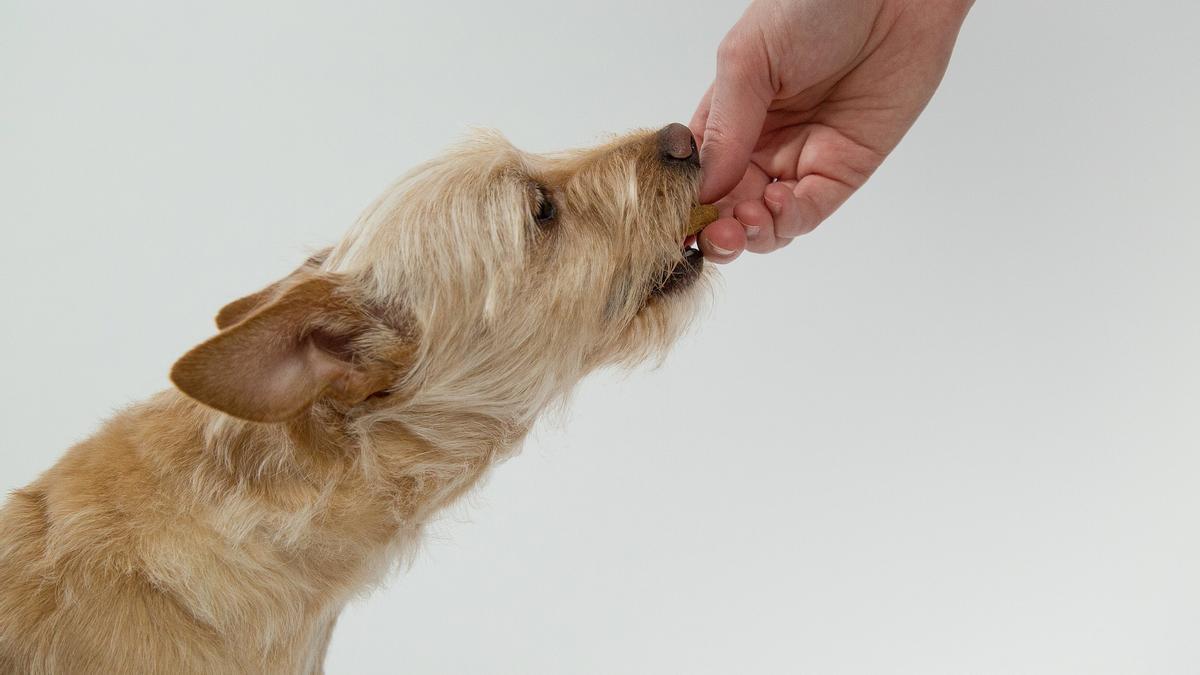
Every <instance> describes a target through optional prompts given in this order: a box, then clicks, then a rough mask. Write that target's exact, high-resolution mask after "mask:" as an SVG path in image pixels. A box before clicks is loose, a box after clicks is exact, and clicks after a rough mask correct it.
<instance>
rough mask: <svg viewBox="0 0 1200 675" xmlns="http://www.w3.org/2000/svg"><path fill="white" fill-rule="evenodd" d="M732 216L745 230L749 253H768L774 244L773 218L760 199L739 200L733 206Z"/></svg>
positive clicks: (775, 246) (774, 246) (773, 247)
mask: <svg viewBox="0 0 1200 675" xmlns="http://www.w3.org/2000/svg"><path fill="white" fill-rule="evenodd" d="M733 217H734V218H737V220H738V222H740V223H741V224H742V227H744V228H745V230H746V250H747V251H750V252H751V253H769V252H771V251H774V250H775V249H776V248H777V245H776V244H775V219H774V217H772V215H771V212H770V211H768V210H767V206H766V204H764V203H763V202H762V200H761V199H755V200H751V201H745V202H741V203H740V204H738V205H737V206H735V207H733Z"/></svg>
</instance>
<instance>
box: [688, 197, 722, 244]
mask: <svg viewBox="0 0 1200 675" xmlns="http://www.w3.org/2000/svg"><path fill="white" fill-rule="evenodd" d="M716 219H717V207H715V206H713V205H712V204H700V205H699V206H693V207H692V215H691V218H690V219H689V221H688V229H687V234H688V235H689V236H691V235H693V234H699V233H700V230H703V229H704V228H705V227H706V226H708V224H709V223H711V222H713V221H714V220H716Z"/></svg>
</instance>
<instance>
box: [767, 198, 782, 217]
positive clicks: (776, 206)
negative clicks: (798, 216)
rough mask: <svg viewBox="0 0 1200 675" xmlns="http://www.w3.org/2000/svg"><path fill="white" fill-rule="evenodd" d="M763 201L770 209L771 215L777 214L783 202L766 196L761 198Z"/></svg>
mask: <svg viewBox="0 0 1200 675" xmlns="http://www.w3.org/2000/svg"><path fill="white" fill-rule="evenodd" d="M763 201H765V202H766V203H767V208H768V209H770V210H771V213H772V214H773V215H776V216H777V215H779V212H780V211H781V210H783V204H782V203H780V202H777V201H775V200H773V199H768V198H766V197H764V198H763Z"/></svg>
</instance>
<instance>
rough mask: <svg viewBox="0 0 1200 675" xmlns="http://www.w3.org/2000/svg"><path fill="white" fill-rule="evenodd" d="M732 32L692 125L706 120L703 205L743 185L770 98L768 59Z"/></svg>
mask: <svg viewBox="0 0 1200 675" xmlns="http://www.w3.org/2000/svg"><path fill="white" fill-rule="evenodd" d="M752 44H753V43H752V42H750V41H747V40H740V39H737V38H736V37H735V36H734V35H733V34H730V36H729V37H726V39H725V40H724V41H723V42H722V43H721V48H720V50H718V53H717V79H716V81H715V82H713V85H712V87H711V95H709V94H706V95H705V97H706V99H707V100H708V105H707V106H705V105H704V104H705V101H703V100H702V101H701V105H700V107H699V108H698V109H697V111H696V116H694V117H693V123H695V122H697V121H698V120H699V118H701V117H703V121H704V130H703V133H702V134H701V139H702V142H701V146H700V165H701V166H702V167H703V178H702V179H701V183H700V201H701V202H703V203H706V204H707V203H712V202H714V201H716V200H718V199H720V198H721V197H722V196H724V195H725V194H726V193H727V192H729V191H730V190H732V189H733V188H734V186H736V185H737V184H738V182H739V181H741V179H742V176H743V174H745V172H746V166H747V165H748V164H749V162H750V153H751V152H752V151H753V150H754V146H755V144H756V143H757V142H758V137H759V135H760V134H761V133H762V128H763V120H764V119H765V118H766V114H767V105H768V104H769V103H770V100H771V84H770V81H769V75H768V73H769V72H770V70H769V68H768V63H767V57H766V55H765V54H763V53H761V49H760V48H758V47H754V46H752Z"/></svg>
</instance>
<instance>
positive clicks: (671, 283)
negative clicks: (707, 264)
mask: <svg viewBox="0 0 1200 675" xmlns="http://www.w3.org/2000/svg"><path fill="white" fill-rule="evenodd" d="M716 219H717V210H716V208H714V207H712V206H709V205H698V206H694V207H692V212H691V215H690V222H689V223H688V227H687V230H686V232H685V234H684V239H683V244H682V245H681V246H680V253H681V254H682V257H681V258H680V259H679V260H677V261H676V262H675V263H673V264H672V265H671V266H670V267H668V268H667V269H666V270H664V271H663V274H662V277H661V278H660V280H659V282H658V283H657V284H656V285H655V286H654V289H653V290H652V291H651V292H650V296H651V297H665V296H668V295H672V294H674V293H678V292H680V291H683V290H685V289H687V288H689V287H691V286H692V284H694V283H696V280H697V279H699V278H700V273H701V272H702V271H703V270H704V254H703V253H701V252H700V248H699V243H698V241H697V235H699V234H700V230H703V229H704V228H705V227H706V226H707V225H708V224H709V223H711V222H713V221H714V220H716Z"/></svg>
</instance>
